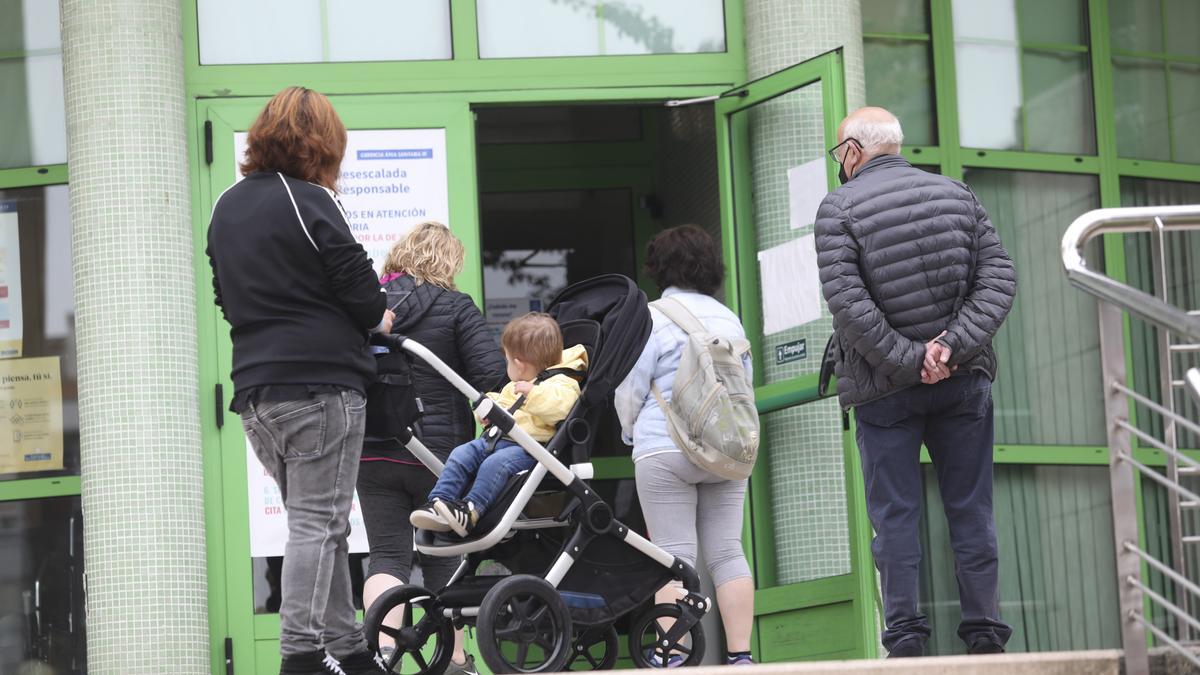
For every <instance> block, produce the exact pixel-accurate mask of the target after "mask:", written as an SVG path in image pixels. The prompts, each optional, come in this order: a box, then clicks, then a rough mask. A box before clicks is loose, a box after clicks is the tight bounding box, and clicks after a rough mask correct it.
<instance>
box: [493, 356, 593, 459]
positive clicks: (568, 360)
mask: <svg viewBox="0 0 1200 675" xmlns="http://www.w3.org/2000/svg"><path fill="white" fill-rule="evenodd" d="M587 365H588V364H587V350H586V349H584V348H583V345H575V346H573V347H568V348H567V349H564V350H563V354H562V360H561V361H559V362H558V364H557V365H554V366H551V367H550V368H548V369H547V370H555V369H557V368H569V369H571V370H574V371H578V372H580V373H582V372H584V371H586V370H587ZM519 396H520V395H519V394H517V391H516V389H515V388H514V383H512V382H510V383H508V384H507V385H505V386H504V389H502V390H501V391H500V393H499V394H497V393H496V392H494V391H493V392H488V397H490V398H491V399H492V400H493V401H495V402H496V403H497V405H500V406H501V407H503V408H504V409H505V410H508V409H509V408H511V407H512V405H513V403H516V401H517V398H518V397H519ZM577 400H579V383H578V382H577V381H575V379H574V378H572V377H569V376H567V375H563V374H559V375H555V376H553V377H549V378H547V379H546V380H544V381H542V382H540V383H538V384H535V385H533V389H531V390H530V391H529V394H528V395H527V396H526V397H525V403H524V404H523V405H522V406H521V407H520V408H519V409H518V410H517V412H515V413H513V419H515V420H516V422H517V426H519V427H521V428H522V429H524V430H525V433H527V434H529V435H530V436H532V437H533V439H534V440H535V441H538V442H539V443H545V442H546V441H548V440H550V438H551V437H552V436H554V428H555V427H556V426H557V425H558V423H559V422H562V421H563V420H564V419H566V417H567V413H569V412H571V407H572V406H574V405H575V401H577Z"/></svg>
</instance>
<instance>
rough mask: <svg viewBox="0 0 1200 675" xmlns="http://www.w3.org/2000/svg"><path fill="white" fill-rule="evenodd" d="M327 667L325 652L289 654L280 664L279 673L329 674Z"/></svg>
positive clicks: (294, 674) (301, 674) (289, 674)
mask: <svg viewBox="0 0 1200 675" xmlns="http://www.w3.org/2000/svg"><path fill="white" fill-rule="evenodd" d="M328 673H329V671H328V670H326V669H325V652H322V651H316V652H305V653H303V654H289V655H288V656H285V657H283V660H282V661H281V662H280V664H279V675H328Z"/></svg>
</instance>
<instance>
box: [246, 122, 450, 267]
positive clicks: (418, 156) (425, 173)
mask: <svg viewBox="0 0 1200 675" xmlns="http://www.w3.org/2000/svg"><path fill="white" fill-rule="evenodd" d="M233 143H234V153H233V155H234V159H235V161H238V162H240V161H242V158H243V155H244V154H245V151H246V134H245V133H244V132H239V133H236V134H234V136H233ZM237 175H238V180H241V178H242V176H241V173H240V172H238V173H237ZM338 190H339V195H338V199H339V200H340V201H341V203H342V206H344V207H345V208H346V221H347V222H348V223H349V224H350V232H351V233H353V234H354V238H355V239H356V240H358V243H360V244H362V245H363V248H365V249H366V250H367V255H368V256H370V257H371V260H373V261H374V262H375V271H376V272H379V271H380V270H382V268H383V261H384V259H385V258H386V257H387V253H388V251H389V250H391V248H392V244H394V243H396V241H397V240H399V239H400V238H401V237H403V236H404V235H405V234H407V233H408V231H409V230H410V229H412V227H413V226H414V225H416V224H418V223H420V222H423V221H426V220H436V221H438V222H441V223H446V224H447V225H449V224H450V200H449V188H448V185H447V178H446V130H445V129H360V130H350V131H348V132H346V155H345V157H344V158H343V159H342V173H341V177H340V180H339V181H338Z"/></svg>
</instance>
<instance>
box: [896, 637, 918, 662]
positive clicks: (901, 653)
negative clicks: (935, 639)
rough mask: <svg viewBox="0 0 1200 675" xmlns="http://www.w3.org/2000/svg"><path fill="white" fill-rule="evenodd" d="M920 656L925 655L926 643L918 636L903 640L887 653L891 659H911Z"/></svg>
mask: <svg viewBox="0 0 1200 675" xmlns="http://www.w3.org/2000/svg"><path fill="white" fill-rule="evenodd" d="M918 656H925V643H923V642H921V641H920V640H918V639H916V638H909V639H907V640H901V641H900V644H898V645H896V646H895V647H892V648H891V650H890V651H888V655H887V657H888V658H889V659H909V658H915V657H918Z"/></svg>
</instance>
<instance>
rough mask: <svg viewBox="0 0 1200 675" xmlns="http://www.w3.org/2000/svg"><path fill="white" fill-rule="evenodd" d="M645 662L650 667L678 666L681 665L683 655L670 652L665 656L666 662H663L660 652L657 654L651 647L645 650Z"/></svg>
mask: <svg viewBox="0 0 1200 675" xmlns="http://www.w3.org/2000/svg"><path fill="white" fill-rule="evenodd" d="M646 662H647V663H649V664H650V667H651V668H679V667H681V666H683V657H682V656H680V655H679V654H671V655H670V656H669V657H667V660H666V663H663V657H662V654H659V653H658V652H657V651H655V650H654V649H653V648H651V649H647V650H646Z"/></svg>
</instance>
